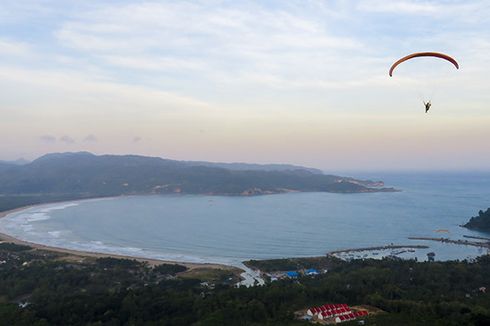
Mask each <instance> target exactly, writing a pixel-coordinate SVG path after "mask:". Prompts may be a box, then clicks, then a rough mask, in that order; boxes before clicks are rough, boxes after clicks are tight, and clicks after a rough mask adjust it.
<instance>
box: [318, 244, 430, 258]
mask: <svg viewBox="0 0 490 326" xmlns="http://www.w3.org/2000/svg"><path fill="white" fill-rule="evenodd" d="M427 248H429V246H425V245H387V246H377V247H364V248H351V249H342V250H335V251H330V252H327V256H331V255H336V254H342V253H348V252H361V251H375V250H389V249H427Z"/></svg>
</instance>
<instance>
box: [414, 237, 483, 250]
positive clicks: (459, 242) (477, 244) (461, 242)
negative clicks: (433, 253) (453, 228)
mask: <svg viewBox="0 0 490 326" xmlns="http://www.w3.org/2000/svg"><path fill="white" fill-rule="evenodd" d="M408 239H410V240H425V241H438V242H442V243H451V244H457V245H463V246H473V247H480V248H490V243H489V242H479V241H470V240H452V239H449V238H431V237H408Z"/></svg>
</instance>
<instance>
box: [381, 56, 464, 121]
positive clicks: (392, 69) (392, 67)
mask: <svg viewBox="0 0 490 326" xmlns="http://www.w3.org/2000/svg"><path fill="white" fill-rule="evenodd" d="M420 57H433V58H436V59H442V60H446V61H448V62H449V63H452V64H453V66H454V67H455V68H456V69H459V63H458V62H457V61H456V60H455V59H454V58H453V57H450V56H449V55H447V54H444V53H439V52H416V53H412V54H409V55H407V56H404V57H403V58H401V59H399V60H397V61H396V62H395V63H394V64H392V65H391V67H390V71H389V75H390V77H393V72H394V70H395V68H396V67H398V66H399V65H400V64H401V63H403V62H405V61H408V60H411V59H413V58H420ZM423 103H424V107H425V113H427V112H429V110H430V107H431V106H432V104H431V101H430V100H428V101H427V102H426V101H425V100H424V101H423Z"/></svg>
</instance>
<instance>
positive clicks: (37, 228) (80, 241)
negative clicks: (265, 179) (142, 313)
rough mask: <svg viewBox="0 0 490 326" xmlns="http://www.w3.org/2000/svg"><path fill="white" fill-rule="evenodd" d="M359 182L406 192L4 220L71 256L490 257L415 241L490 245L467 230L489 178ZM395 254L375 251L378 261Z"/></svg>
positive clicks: (144, 200)
mask: <svg viewBox="0 0 490 326" xmlns="http://www.w3.org/2000/svg"><path fill="white" fill-rule="evenodd" d="M357 176H359V177H366V178H371V179H376V180H377V179H382V180H384V181H385V183H386V185H387V186H393V187H395V188H397V189H400V190H401V191H400V192H388V193H385V192H380V193H359V194H334V193H287V194H278V195H266V196H254V197H240V196H203V195H152V196H131V197H118V198H111V199H95V200H84V201H77V202H71V203H63V204H49V205H41V206H37V207H32V208H29V209H26V210H23V211H19V212H15V213H12V214H10V215H9V216H7V217H6V218H3V219H0V232H3V233H6V234H10V235H12V236H14V237H16V238H19V239H22V240H26V241H29V242H34V243H39V244H45V245H49V246H55V247H62V248H67V249H75V250H83V251H91V252H101V253H112V254H122V255H130V256H138V257H147V258H157V259H167V260H175V261H185V262H215V263H226V264H233V265H237V266H238V265H240V262H242V261H244V260H248V259H267V258H282V257H306V256H319V255H324V254H326V253H327V252H329V251H333V250H340V249H348V248H358V247H370V246H383V245H388V244H391V243H393V244H396V245H419V244H423V245H427V246H429V248H428V249H419V250H416V251H415V252H405V253H403V254H400V256H401V257H404V258H415V257H417V259H419V260H427V256H426V254H427V253H428V252H435V253H436V257H435V258H436V260H451V259H467V258H474V257H476V256H478V255H481V254H486V253H487V251H486V249H485V250H483V249H480V248H476V247H471V246H462V245H455V244H444V243H440V242H432V241H415V240H409V239H408V237H411V236H419V237H447V238H451V239H462V236H463V235H470V236H483V237H490V235H489V234H485V233H480V232H476V231H470V230H467V229H465V228H461V227H460V226H459V225H460V224H463V223H465V222H466V221H467V220H468V219H469V218H470V217H471V216H474V215H476V214H477V212H478V210H480V209H486V208H487V207H489V206H490V174H489V173H459V174H456V173H404V174H395V173H393V174H384V175H381V174H374V173H371V174H358V175H357ZM391 253H392V251H391ZM386 254H389V253H388V252H387V251H386V252H381V251H380V252H379V253H377V252H370V253H369V256H370V257H374V258H376V257H381V256H383V255H386ZM363 255H365V254H364V253H362V254H357V253H356V254H353V255H350V257H347V258H360V257H362V256H363ZM344 258H345V257H344Z"/></svg>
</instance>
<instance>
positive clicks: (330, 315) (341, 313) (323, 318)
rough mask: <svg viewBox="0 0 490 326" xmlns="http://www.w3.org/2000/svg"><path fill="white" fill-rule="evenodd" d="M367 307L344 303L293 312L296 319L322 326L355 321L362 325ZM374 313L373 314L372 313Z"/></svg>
mask: <svg viewBox="0 0 490 326" xmlns="http://www.w3.org/2000/svg"><path fill="white" fill-rule="evenodd" d="M368 310H369V308H368V307H349V306H348V305H347V304H345V303H336V304H324V305H321V306H317V307H310V308H308V309H305V310H300V311H297V312H295V315H296V318H297V319H300V320H306V321H310V322H312V323H318V324H323V325H329V324H340V323H344V322H349V321H354V320H357V321H358V324H359V325H364V324H365V322H366V321H365V320H364V319H363V318H365V317H367V316H369V314H370V312H369V311H368ZM373 313H374V312H373Z"/></svg>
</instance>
